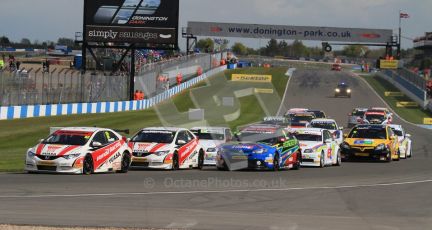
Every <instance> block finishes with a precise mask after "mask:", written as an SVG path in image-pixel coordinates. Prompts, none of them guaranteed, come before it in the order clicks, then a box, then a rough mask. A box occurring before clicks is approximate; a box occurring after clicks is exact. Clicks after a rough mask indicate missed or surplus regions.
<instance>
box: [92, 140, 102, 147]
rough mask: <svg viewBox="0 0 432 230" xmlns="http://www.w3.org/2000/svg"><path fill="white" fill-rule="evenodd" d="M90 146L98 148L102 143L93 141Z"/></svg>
mask: <svg viewBox="0 0 432 230" xmlns="http://www.w3.org/2000/svg"><path fill="white" fill-rule="evenodd" d="M91 147H93V148H100V147H102V143H100V142H97V141H94V142H92V144H91Z"/></svg>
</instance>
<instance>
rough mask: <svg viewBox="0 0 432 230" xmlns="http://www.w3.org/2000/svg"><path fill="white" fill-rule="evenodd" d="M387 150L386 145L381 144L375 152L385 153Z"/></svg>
mask: <svg viewBox="0 0 432 230" xmlns="http://www.w3.org/2000/svg"><path fill="white" fill-rule="evenodd" d="M385 149H387V146H386V145H385V144H380V145H378V146H377V147H376V148H375V151H383V150H385Z"/></svg>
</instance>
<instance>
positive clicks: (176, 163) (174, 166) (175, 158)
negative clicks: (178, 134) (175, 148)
mask: <svg viewBox="0 0 432 230" xmlns="http://www.w3.org/2000/svg"><path fill="white" fill-rule="evenodd" d="M179 168H180V166H179V157H178V154H177V152H176V153H174V156H173V159H172V170H178V169H179Z"/></svg>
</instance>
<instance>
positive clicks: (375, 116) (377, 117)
mask: <svg viewBox="0 0 432 230" xmlns="http://www.w3.org/2000/svg"><path fill="white" fill-rule="evenodd" d="M366 120H368V121H372V120H380V121H384V120H385V116H384V115H378V114H366Z"/></svg>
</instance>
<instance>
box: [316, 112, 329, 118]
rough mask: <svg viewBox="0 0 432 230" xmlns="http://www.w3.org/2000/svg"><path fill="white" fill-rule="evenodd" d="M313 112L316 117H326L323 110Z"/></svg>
mask: <svg viewBox="0 0 432 230" xmlns="http://www.w3.org/2000/svg"><path fill="white" fill-rule="evenodd" d="M313 113H314V114H315V117H316V118H325V117H326V116H325V114H324V112H321V111H316V112H313Z"/></svg>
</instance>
